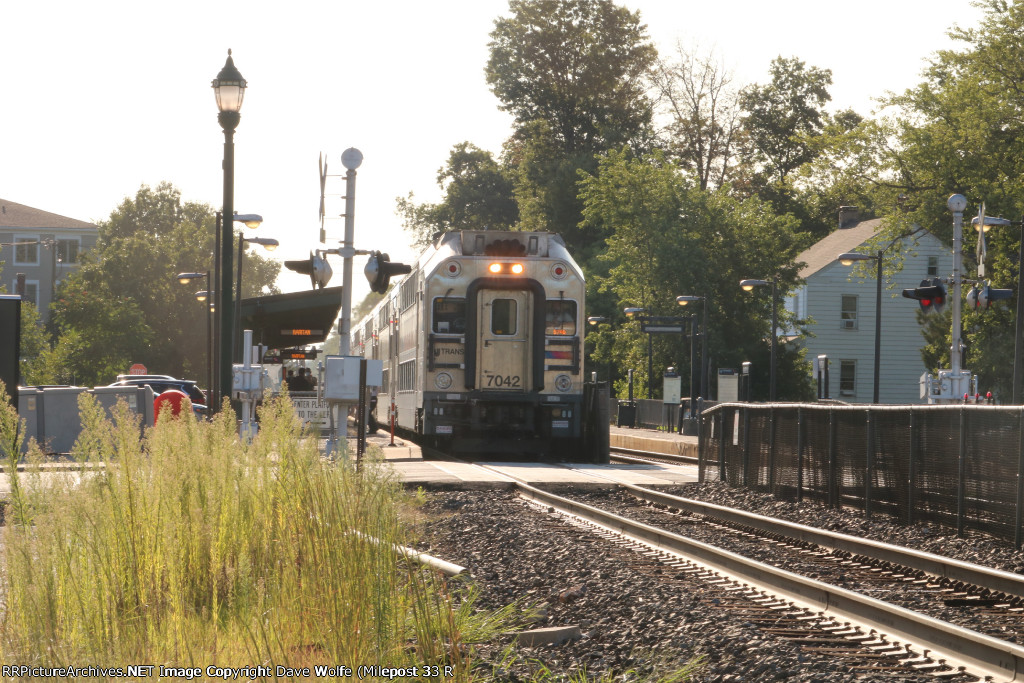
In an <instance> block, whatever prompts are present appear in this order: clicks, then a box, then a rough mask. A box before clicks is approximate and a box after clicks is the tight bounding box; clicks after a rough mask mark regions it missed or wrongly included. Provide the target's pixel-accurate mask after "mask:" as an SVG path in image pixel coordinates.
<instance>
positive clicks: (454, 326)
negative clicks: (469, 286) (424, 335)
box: [433, 296, 466, 334]
mask: <svg viewBox="0 0 1024 683" xmlns="http://www.w3.org/2000/svg"><path fill="white" fill-rule="evenodd" d="M433 330H434V332H436V333H437V334H465V333H466V300H465V299H460V298H457V297H450V296H449V297H444V298H438V299H434V322H433Z"/></svg>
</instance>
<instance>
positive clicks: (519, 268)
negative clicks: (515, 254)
mask: <svg viewBox="0 0 1024 683" xmlns="http://www.w3.org/2000/svg"><path fill="white" fill-rule="evenodd" d="M511 270H512V274H513V275H522V274H523V264H522V263H513V264H512V268H511Z"/></svg>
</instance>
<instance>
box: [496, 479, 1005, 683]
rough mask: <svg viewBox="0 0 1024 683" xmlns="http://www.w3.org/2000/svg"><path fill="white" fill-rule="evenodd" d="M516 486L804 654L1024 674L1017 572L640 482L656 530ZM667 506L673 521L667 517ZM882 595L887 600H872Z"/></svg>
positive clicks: (948, 671) (960, 672)
mask: <svg viewBox="0 0 1024 683" xmlns="http://www.w3.org/2000/svg"><path fill="white" fill-rule="evenodd" d="M480 466H481V467H487V466H484V465H480ZM488 469H491V470H492V471H496V470H494V468H490V467H488ZM505 476H507V475H505ZM517 487H518V491H519V494H520V495H521V496H522V497H524V498H526V499H527V500H529V501H532V502H533V503H534V504H536V505H538V506H540V507H542V508H543V509H545V510H547V511H549V512H551V511H557V512H559V513H560V514H562V515H563V516H564V517H565V518H566V520H568V521H569V522H570V523H572V524H576V525H579V526H581V527H582V528H586V529H590V530H592V531H594V532H595V533H599V534H601V535H602V536H604V537H605V538H607V539H609V540H610V541H614V542H615V543H619V544H626V545H629V546H631V547H634V548H635V549H637V550H638V551H639V552H642V553H644V555H646V556H647V557H649V558H653V559H657V560H658V561H659V562H661V563H662V564H664V565H666V566H667V567H669V568H671V569H673V570H675V572H674V575H676V576H686V577H688V578H693V579H700V580H702V581H703V582H704V583H705V588H704V589H702V590H705V591H714V594H715V595H716V596H717V597H715V598H714V599H715V600H717V601H718V602H717V603H716V604H718V605H720V606H721V607H722V609H723V610H729V611H730V612H733V613H736V614H739V615H741V616H742V617H743V618H744V619H748V620H750V621H751V622H752V623H756V624H757V625H758V626H759V627H760V628H762V630H763V631H764V632H766V633H770V634H771V635H773V636H775V637H779V638H784V639H787V640H791V641H793V642H795V643H799V644H800V645H801V647H802V648H804V649H805V650H806V651H807V652H811V653H815V654H827V655H831V656H841V657H843V658H844V661H846V662H848V664H849V666H850V667H851V668H853V669H856V670H864V671H867V672H874V673H878V672H880V671H886V672H889V671H891V672H896V671H899V672H903V673H904V674H909V675H917V674H921V675H924V674H929V675H937V676H942V677H945V678H947V679H950V680H964V681H966V680H983V679H984V680H1019V677H1020V676H1021V675H1022V674H1024V647H1021V646H1020V645H1018V644H1016V643H1014V642H1011V641H1012V640H1013V639H1014V638H1015V637H1016V634H1017V633H1020V632H1022V630H1024V605H1022V602H1021V599H1020V596H1021V595H1024V577H1020V576H1018V575H1014V574H1009V573H1007V572H998V571H995V570H991V569H986V568H983V567H977V566H975V565H968V564H966V563H962V562H957V561H955V560H950V559H948V558H942V557H939V556H935V555H929V554H927V553H920V552H917V551H912V550H907V549H901V548H897V547H895V546H886V545H885V544H880V543H875V542H872V541H867V540H865V539H856V538H854V537H849V536H846V537H844V536H841V535H838V534H831V533H830V532H825V531H822V530H817V529H812V528H811V527H803V526H801V525H794V524H791V523H787V522H781V521H780V520H772V519H770V518H766V517H761V516H758V515H750V514H749V513H742V512H739V511H736V510H730V509H728V508H721V507H720V506H712V505H710V504H707V503H699V502H697V501H686V500H685V499H679V498H675V497H666V494H661V493H659V492H656V491H649V490H644V489H641V488H640V487H633V486H627V487H626V488H628V490H629V491H630V492H631V493H633V494H634V495H637V494H639V495H641V496H644V499H645V500H646V501H647V502H649V503H651V504H652V505H657V506H659V508H660V510H658V511H653V512H655V514H656V515H661V516H662V517H663V518H664V519H663V520H662V522H659V523H658V524H657V525H655V524H652V523H650V521H651V518H650V516H646V517H644V520H646V521H643V520H639V519H634V518H632V517H637V516H640V515H637V514H635V513H629V515H628V516H623V515H621V514H616V513H615V512H611V511H609V510H608V509H605V506H604V505H602V506H601V507H598V506H595V505H591V504H588V503H585V502H581V501H579V500H572V499H569V498H566V497H564V496H558V495H555V494H552V493H550V492H547V491H543V490H541V489H538V488H535V487H533V486H530V485H528V484H526V483H524V482H517ZM665 511H670V512H672V513H673V515H672V516H673V517H675V518H676V520H675V521H673V522H671V523H670V522H668V521H665V520H667V519H668V516H667V515H665ZM649 512H651V511H649ZM707 520H712V521H710V522H708V521H707ZM696 524H701V525H710V526H708V528H709V529H711V532H712V535H718V536H722V535H725V534H726V533H728V534H729V535H731V536H733V537H735V538H739V539H741V540H742V543H747V544H748V545H752V546H760V547H761V548H762V549H763V548H765V547H767V546H772V550H773V551H775V552H774V554H775V555H776V557H777V556H778V551H780V550H781V551H786V552H788V553H789V555H788V557H791V558H793V559H790V560H783V561H782V562H783V563H784V564H785V565H787V567H788V566H789V565H790V564H793V565H794V566H795V565H799V566H800V568H801V569H803V570H804V571H805V572H807V573H809V574H812V575H814V574H816V575H818V576H819V577H820V576H822V575H832V576H836V575H838V576H839V577H840V578H841V580H839V579H837V581H836V583H840V584H844V585H835V584H833V583H830V582H827V581H826V580H823V579H822V578H815V576H806V575H804V574H802V573H799V572H796V571H789V570H788V569H782V568H780V567H778V566H772V565H770V564H767V563H765V562H762V561H759V560H757V559H752V558H749V557H746V556H745V554H747V553H749V554H754V555H757V554H758V553H757V552H754V551H752V550H751V548H750V547H748V548H746V549H744V550H738V549H736V547H735V544H734V549H732V550H730V549H723V548H720V547H716V546H715V545H712V544H710V543H707V542H703V541H701V540H697V539H696V538H691V537H688V536H686V535H684V534H683V533H680V532H679V529H680V528H682V527H687V526H688V527H692V526H694V525H696ZM808 567H811V568H810V569H808ZM854 585H856V588H857V589H856V590H855V589H853V588H851V587H850V586H854ZM897 594H899V595H900V596H902V597H901V598H899V599H897V598H896V597H894V596H895V595H897ZM886 595H887V596H889V598H890V599H889V600H886V599H882V598H880V597H878V596H886ZM925 597H927V598H928V599H929V601H930V602H931V603H932V604H931V607H930V610H931V611H932V612H933V613H936V612H938V613H941V612H942V610H946V611H947V612H949V611H953V610H963V609H965V608H966V609H968V610H971V611H974V612H976V613H975V614H974V615H973V617H974V621H975V622H976V623H977V624H984V629H985V630H986V631H987V632H986V633H982V632H979V631H978V630H975V629H971V628H967V627H965V626H961V625H957V624H955V623H952V622H951V621H948V620H945V619H941V618H938V617H937V616H931V615H929V614H925V613H922V612H921V611H920V610H919V608H918V606H917V602H918V601H922V600H924V598H925ZM936 600H938V603H936V602H935V601H936ZM898 603H899V604H898ZM936 604H938V606H936ZM999 633H1002V634H1003V635H1004V636H1005V637H1004V638H1000V637H997V636H998V635H999Z"/></svg>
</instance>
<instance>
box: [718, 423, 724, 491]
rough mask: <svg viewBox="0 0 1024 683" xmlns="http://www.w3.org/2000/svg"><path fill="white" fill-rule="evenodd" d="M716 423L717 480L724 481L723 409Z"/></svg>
mask: <svg viewBox="0 0 1024 683" xmlns="http://www.w3.org/2000/svg"><path fill="white" fill-rule="evenodd" d="M719 418H720V419H719V422H720V423H721V424H719V425H718V434H719V437H718V481H725V411H724V410H722V411H720V415H719Z"/></svg>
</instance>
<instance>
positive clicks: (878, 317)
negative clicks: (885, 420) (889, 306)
mask: <svg viewBox="0 0 1024 683" xmlns="http://www.w3.org/2000/svg"><path fill="white" fill-rule="evenodd" d="M892 244H893V243H890V246H892ZM883 253H885V249H879V250H878V253H876V254H859V253H857V252H855V251H851V252H846V253H844V254H840V255H839V256H837V257H836V260H837V261H839V262H840V263H842V264H843V265H844V266H852V265H853V264H854V263H856V262H857V261H874V262H875V362H874V380H875V385H874V392H873V393H872V397H871V402H872V403H876V404H877V403H878V402H879V382H880V381H881V363H882V254H883Z"/></svg>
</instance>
